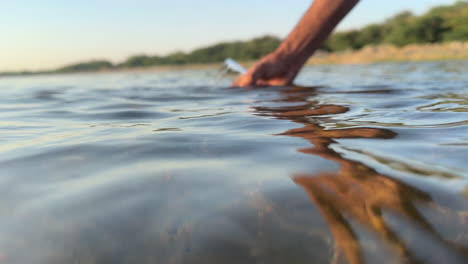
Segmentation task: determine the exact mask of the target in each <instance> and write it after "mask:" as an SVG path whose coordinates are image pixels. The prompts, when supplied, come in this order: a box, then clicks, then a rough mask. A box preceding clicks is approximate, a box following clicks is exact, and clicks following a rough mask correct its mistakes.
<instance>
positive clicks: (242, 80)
mask: <svg viewBox="0 0 468 264" xmlns="http://www.w3.org/2000/svg"><path fill="white" fill-rule="evenodd" d="M253 83H254V81H253V78H252V75H251V74H244V75H242V76H240V77H239V78H237V79H236V80H235V81H234V82H233V83H232V85H231V87H245V86H250V85H253Z"/></svg>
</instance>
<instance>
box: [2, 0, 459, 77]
mask: <svg viewBox="0 0 468 264" xmlns="http://www.w3.org/2000/svg"><path fill="white" fill-rule="evenodd" d="M311 2H312V1H311V0H289V1H285V0H281V1H280V0H235V1H226V0H224V1H221V0H173V1H171V0H80V1H66V0H9V1H1V2H0V32H1V35H0V71H7V70H25V69H27V70H35V69H50V68H54V67H58V66H61V65H63V64H68V63H73V62H77V61H84V60H89V59H109V60H111V61H120V60H123V59H124V58H126V57H128V56H129V55H134V54H141V53H145V54H166V53H169V52H172V51H178V50H182V51H188V50H191V49H193V48H196V47H200V46H204V45H207V44H212V43H216V42H218V41H222V40H237V39H248V38H252V37H255V36H260V35H263V34H266V33H268V34H274V35H278V36H285V35H286V34H287V33H288V32H289V30H290V29H291V28H292V27H293V26H294V25H295V23H296V22H297V20H298V19H299V18H300V16H301V15H302V13H303V12H304V11H305V9H306V8H307V7H308V6H309V5H310V3H311ZM454 2H456V1H455V0H392V1H385V0H361V2H360V3H359V5H358V6H357V7H356V8H355V9H354V10H353V12H352V13H351V14H350V15H349V16H348V17H347V18H346V19H345V20H344V21H343V22H342V23H341V25H340V26H339V29H341V30H343V29H349V28H353V27H359V26H362V25H365V24H368V23H372V22H380V21H382V20H383V19H385V18H386V17H388V16H391V15H393V14H395V13H396V12H399V11H402V10H411V11H413V12H415V13H421V12H424V11H426V10H427V9H428V8H430V7H431V6H434V5H439V4H451V3H454Z"/></svg>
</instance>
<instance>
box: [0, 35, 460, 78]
mask: <svg viewBox="0 0 468 264" xmlns="http://www.w3.org/2000/svg"><path fill="white" fill-rule="evenodd" d="M438 60H468V42H466V41H465V42H449V43H443V44H412V45H407V46H404V47H396V46H393V45H368V46H366V47H364V48H362V49H360V50H349V51H343V52H333V53H329V52H326V51H318V52H316V53H315V55H314V56H313V57H312V58H311V59H310V60H309V61H308V62H307V64H308V65H323V64H331V65H333V64H368V63H377V62H393V61H395V62H396V61H401V62H404V61H438ZM240 63H241V64H242V65H243V66H244V67H246V68H248V67H249V66H251V65H252V64H253V63H255V61H245V62H240ZM221 67H222V63H210V64H182V65H161V66H147V67H128V68H109V69H101V70H96V71H86V72H88V73H90V72H95V73H100V72H144V71H181V70H213V69H220V68H221ZM67 73H73V72H67ZM76 73H82V72H80V71H76ZM38 74H61V72H23V73H3V74H2V73H0V77H2V76H24V75H38Z"/></svg>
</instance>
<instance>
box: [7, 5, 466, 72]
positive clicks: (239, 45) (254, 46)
mask: <svg viewBox="0 0 468 264" xmlns="http://www.w3.org/2000/svg"><path fill="white" fill-rule="evenodd" d="M466 40H468V2H467V1H458V2H456V3H455V4H453V5H448V6H438V7H435V8H432V9H431V10H430V11H428V12H427V13H426V14H423V15H421V16H415V15H413V14H412V13H411V12H402V13H400V14H397V15H395V16H393V17H391V18H389V19H387V20H386V21H384V22H383V23H381V24H371V25H368V26H365V27H364V28H362V29H359V30H349V31H344V32H337V33H334V34H332V36H331V37H330V38H329V39H328V40H327V41H326V43H325V44H324V46H323V49H324V50H327V51H330V52H336V51H343V50H357V49H361V48H363V47H364V46H366V45H370V44H372V45H378V44H391V45H395V46H398V47H402V46H405V45H408V44H417V43H442V42H449V41H466ZM280 42H281V40H280V39H279V38H277V37H274V36H264V37H260V38H255V39H252V40H249V41H235V42H223V43H219V44H216V45H213V46H208V47H204V48H200V49H196V50H194V51H192V52H189V53H184V52H175V53H172V54H169V55H167V56H148V55H137V56H132V57H130V58H128V59H127V60H125V61H124V62H122V63H118V64H112V63H111V62H108V61H103V60H97V61H90V62H84V63H78V64H73V65H69V66H65V67H63V68H60V69H57V70H55V71H51V72H52V73H53V72H59V73H61V72H83V71H100V70H110V69H116V68H134V67H149V66H162V65H184V64H205V63H219V62H222V61H223V60H224V59H226V58H228V57H231V58H234V59H236V60H238V61H252V60H257V59H259V58H261V57H262V56H264V55H265V54H268V53H270V52H272V51H273V50H275V49H276V47H277V46H278V45H279V43H280ZM35 73H38V72H35ZM42 73H43V72H42ZM49 73H50V72H49ZM22 74H31V72H23V73H3V74H2V73H0V76H2V75H22Z"/></svg>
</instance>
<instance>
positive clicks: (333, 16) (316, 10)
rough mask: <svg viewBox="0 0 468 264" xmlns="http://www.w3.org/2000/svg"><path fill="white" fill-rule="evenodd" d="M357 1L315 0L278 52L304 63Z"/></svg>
mask: <svg viewBox="0 0 468 264" xmlns="http://www.w3.org/2000/svg"><path fill="white" fill-rule="evenodd" d="M358 2H359V0H315V1H314V2H313V4H312V6H311V7H310V8H309V9H308V10H307V12H306V13H305V14H304V16H303V17H302V19H301V20H300V21H299V23H298V24H297V25H296V27H295V28H294V30H293V31H292V32H291V33H290V34H289V36H288V37H287V38H286V39H285V40H284V41H283V43H282V44H281V45H280V46H279V48H278V52H279V53H281V54H282V55H283V56H287V57H289V58H290V59H292V60H293V61H294V62H295V63H301V64H303V63H305V62H306V61H307V59H308V58H309V57H310V56H312V54H313V53H314V52H315V50H317V49H318V48H319V47H320V46H321V45H322V43H323V42H324V41H325V39H326V38H327V37H328V36H329V35H330V33H331V32H332V31H333V29H334V28H335V27H336V25H337V24H338V23H339V22H340V21H341V19H343V18H344V17H345V16H346V14H348V13H349V11H351V9H352V8H353V7H354V6H355V5H356V4H357V3H358Z"/></svg>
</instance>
